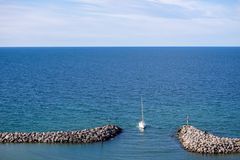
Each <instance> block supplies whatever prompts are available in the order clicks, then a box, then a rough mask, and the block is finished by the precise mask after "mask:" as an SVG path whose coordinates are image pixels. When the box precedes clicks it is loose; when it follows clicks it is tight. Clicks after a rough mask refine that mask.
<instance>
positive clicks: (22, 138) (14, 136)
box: [0, 125, 122, 143]
mask: <svg viewBox="0 0 240 160" xmlns="http://www.w3.org/2000/svg"><path fill="white" fill-rule="evenodd" d="M121 131H122V129H121V128H120V127H118V126H115V125H106V126H102V127H96V128H93V129H84V130H80V131H66V132H64V131H57V132H29V133H23V132H2V133H0V143H93V142H103V141H106V140H109V139H111V138H113V137H115V136H116V135H118V134H119V133H121Z"/></svg>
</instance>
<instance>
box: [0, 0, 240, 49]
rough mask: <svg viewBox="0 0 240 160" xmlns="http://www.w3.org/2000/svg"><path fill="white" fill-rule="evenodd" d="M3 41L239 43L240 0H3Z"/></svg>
mask: <svg viewBox="0 0 240 160" xmlns="http://www.w3.org/2000/svg"><path fill="white" fill-rule="evenodd" d="M0 46H240V0H34V1H33V0H11V1H10V0H0Z"/></svg>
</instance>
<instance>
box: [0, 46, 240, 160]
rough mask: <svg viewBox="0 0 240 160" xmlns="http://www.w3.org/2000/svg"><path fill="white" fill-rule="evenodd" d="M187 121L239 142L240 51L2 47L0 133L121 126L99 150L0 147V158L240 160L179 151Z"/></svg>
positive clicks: (93, 146)
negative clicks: (179, 138)
mask: <svg viewBox="0 0 240 160" xmlns="http://www.w3.org/2000/svg"><path fill="white" fill-rule="evenodd" d="M141 95H142V96H143V100H144V106H145V108H144V109H145V111H144V113H145V121H146V123H147V124H148V128H147V129H146V130H145V132H144V133H140V132H139V130H138V129H137V128H136V125H137V123H138V121H139V118H140V96H141ZM186 115H189V116H190V124H192V125H194V126H195V127H198V128H201V129H204V130H207V131H209V132H212V133H214V134H216V135H219V136H229V137H240V48H236V47H235V48H234V47H233V48H231V47H226V48H221V47H210V48H208V47H201V48H198V47H192V48H185V47H179V48H178V47H172V48H168V47H163V48H161V47H159V48H157V47H149V48H144V47H136V48H134V47H132V48H131V47H130V48H129V47H126V48H124V47H123V48H118V47H113V48H104V47H102V48H0V126H1V127H0V131H1V132H5V131H49V130H51V131H55V130H78V129H84V128H91V127H95V126H99V125H105V124H107V123H113V124H117V125H119V126H120V127H122V128H123V129H124V132H123V133H122V134H121V135H119V136H118V137H116V138H115V139H114V140H112V141H108V142H105V143H103V144H101V143H96V144H88V145H66V144H65V145H58V144H52V145H49V144H0V159H1V160H2V159H3V160H13V159H18V160H33V159H34V160H46V159H48V160H55V159H58V160H68V159H69V160H70V159H81V160H82V159H91V160H95V159H96V160H99V159H116V160H123V159H124V160H125V159H128V160H135V159H139V160H140V159H148V160H155V159H167V160H168V159H169V160H175V159H193V160H194V159H221V160H223V159H240V154H232V155H218V156H217V155H214V156H203V155H201V154H195V153H189V152H187V151H185V150H184V149H183V148H182V147H181V146H180V144H179V142H178V141H177V139H176V137H175V133H176V131H177V129H178V127H179V126H181V125H182V124H184V123H185V117H186Z"/></svg>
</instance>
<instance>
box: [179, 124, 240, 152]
mask: <svg viewBox="0 0 240 160" xmlns="http://www.w3.org/2000/svg"><path fill="white" fill-rule="evenodd" d="M177 135H178V138H179V140H180V142H181V144H182V145H183V147H184V148H185V149H186V150H188V151H191V152H198V153H208V154H217V153H240V139H239V138H224V137H217V136H214V135H212V134H209V133H207V132H206V131H205V132H204V131H201V130H199V129H197V128H195V127H193V126H190V125H184V126H182V127H181V128H180V129H179V130H178V134H177Z"/></svg>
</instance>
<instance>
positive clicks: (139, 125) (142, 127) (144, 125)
mask: <svg viewBox="0 0 240 160" xmlns="http://www.w3.org/2000/svg"><path fill="white" fill-rule="evenodd" d="M141 112H142V120H141V121H140V122H139V123H138V128H139V129H140V130H144V129H145V128H146V124H145V122H144V117H143V101H142V97H141Z"/></svg>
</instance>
